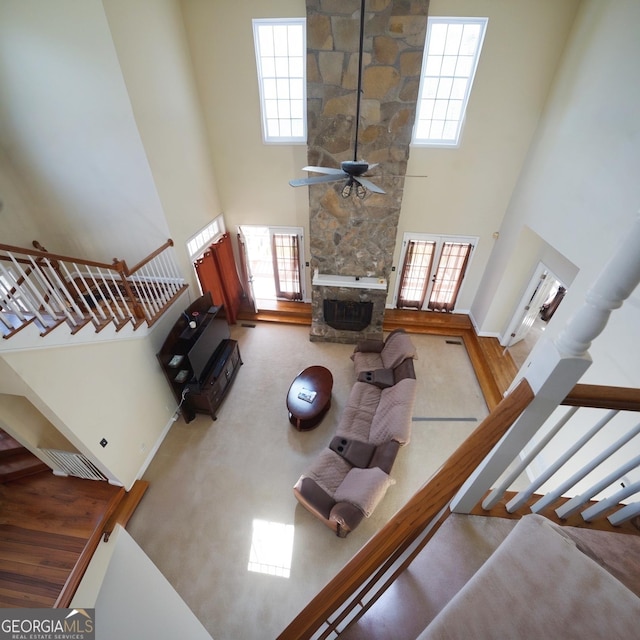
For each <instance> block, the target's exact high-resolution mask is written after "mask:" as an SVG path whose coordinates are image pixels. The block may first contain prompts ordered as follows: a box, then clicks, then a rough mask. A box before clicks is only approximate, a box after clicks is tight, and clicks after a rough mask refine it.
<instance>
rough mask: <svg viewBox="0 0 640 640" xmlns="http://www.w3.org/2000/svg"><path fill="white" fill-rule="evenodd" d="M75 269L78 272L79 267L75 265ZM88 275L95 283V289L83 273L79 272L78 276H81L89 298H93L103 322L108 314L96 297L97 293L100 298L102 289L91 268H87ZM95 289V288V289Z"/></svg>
mask: <svg viewBox="0 0 640 640" xmlns="http://www.w3.org/2000/svg"><path fill="white" fill-rule="evenodd" d="M73 266H74V268H75V269H76V271H78V267H77V265H76V264H74V265H73ZM87 273H88V274H89V279H90V280H91V282H93V287H92V286H91V284H90V283H89V281H88V280H87V278H85V277H84V276H83V275H82V273H80V272H79V271H78V274H79V276H80V278H81V279H82V282H83V284H84V287H85V289H86V290H87V293H88V294H89V297H90V298H91V300H92V301H93V304H94V305H95V307H94V308H95V309H96V311H97V312H98V314H99V315H100V317H101V318H102V320H103V321H104V320H106V319H107V314H106V313H105V311H104V309H103V308H102V305H101V304H100V302H99V301H98V299H97V298H96V296H95V293H96V292H97V293H98V295H99V296H100V287H99V286H98V283H97V281H96V278H95V276H94V274H93V271H91V268H90V267H87ZM94 287H95V288H94ZM100 299H102V296H100Z"/></svg>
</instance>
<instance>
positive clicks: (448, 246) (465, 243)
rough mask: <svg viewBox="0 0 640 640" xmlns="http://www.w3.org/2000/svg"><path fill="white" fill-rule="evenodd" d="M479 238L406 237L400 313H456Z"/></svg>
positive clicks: (398, 295)
mask: <svg viewBox="0 0 640 640" xmlns="http://www.w3.org/2000/svg"><path fill="white" fill-rule="evenodd" d="M476 243H477V238H467V237H456V236H432V235H426V234H405V237H404V240H403V251H402V268H401V270H400V277H399V278H398V281H397V284H396V296H395V299H396V307H397V308H398V309H421V310H431V311H453V309H454V307H455V304H456V300H457V298H458V293H459V292H460V287H461V286H462V282H463V280H464V276H465V273H466V271H467V267H468V265H469V259H470V257H471V254H472V252H473V249H474V247H475V245H476Z"/></svg>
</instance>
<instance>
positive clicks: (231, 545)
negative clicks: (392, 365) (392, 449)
mask: <svg viewBox="0 0 640 640" xmlns="http://www.w3.org/2000/svg"><path fill="white" fill-rule="evenodd" d="M308 335H309V329H308V327H298V326H285V325H274V324H269V323H258V324H257V326H255V327H254V328H250V327H242V326H240V325H238V326H235V327H233V328H232V337H234V338H235V339H237V340H238V341H239V344H240V352H241V355H242V358H243V361H244V364H243V365H242V367H241V368H240V371H239V372H238V375H237V378H236V380H235V382H234V384H233V386H232V388H231V390H230V392H229V393H228V395H227V397H226V399H225V401H224V403H223V405H222V407H221V409H220V411H219V413H218V420H217V421H212V420H211V419H210V418H209V417H207V416H198V418H197V419H196V420H195V421H193V422H191V423H190V424H188V425H187V424H185V423H184V422H183V421H182V420H179V421H178V422H177V423H176V424H175V425H174V426H173V427H172V429H171V431H170V432H169V434H168V435H167V437H166V439H165V441H164V443H163V444H162V446H161V447H160V450H159V452H158V454H157V455H156V457H155V459H154V460H153V462H152V463H151V465H150V467H149V469H148V471H147V473H146V474H145V478H144V479H146V480H149V481H150V483H151V484H150V488H149V490H148V491H147V493H146V495H145V497H144V499H143V500H142V503H141V504H140V506H139V507H138V509H137V511H136V512H135V514H134V516H133V518H132V519H131V521H130V523H129V526H128V530H129V532H130V533H131V535H132V536H133V537H134V538H135V540H136V541H137V543H138V544H139V545H140V546H141V547H142V548H143V549H144V551H145V552H146V553H147V554H148V556H149V557H150V558H151V560H152V561H153V562H154V563H155V564H156V565H157V567H158V568H159V569H160V571H161V572H162V573H163V574H164V575H165V576H166V577H167V579H168V580H169V581H170V583H171V584H172V585H173V586H174V587H175V589H176V590H177V591H178V593H179V594H180V595H181V596H182V598H183V599H184V600H185V601H186V603H187V605H188V606H189V607H190V608H191V609H192V610H193V612H194V613H195V614H196V616H197V617H198V618H199V619H200V621H201V622H202V623H203V624H204V626H205V627H206V628H207V629H208V631H209V633H210V634H211V635H212V636H213V638H214V639H215V640H240V639H241V640H252V639H255V640H265V639H269V638H275V637H276V636H277V635H278V633H279V632H280V631H282V629H283V628H284V627H285V626H286V625H287V624H288V623H289V622H290V621H291V620H292V619H293V618H294V617H295V615H296V614H297V613H298V612H299V611H300V610H301V609H302V608H303V607H304V606H305V605H306V604H307V602H308V601H309V600H310V599H311V598H312V597H313V596H314V595H315V594H316V593H317V592H318V591H319V590H320V589H321V588H322V587H323V586H324V585H325V584H326V583H327V582H328V580H329V579H330V578H331V577H333V576H334V575H335V574H336V573H337V571H338V570H339V569H340V568H341V567H342V566H343V565H344V564H345V562H346V561H347V560H348V559H349V558H350V557H351V556H352V555H353V554H354V553H355V552H356V551H357V550H358V549H359V548H360V547H361V546H362V545H363V544H364V542H365V541H366V540H368V539H369V538H370V537H371V536H372V535H373V534H374V533H375V531H377V530H378V529H379V528H380V527H381V526H382V525H383V524H384V523H385V522H386V521H387V520H388V519H389V518H390V517H391V516H392V515H393V514H394V513H395V511H397V510H398V509H399V508H400V507H401V506H402V505H403V504H404V503H405V502H406V500H407V499H408V498H409V497H410V496H411V495H412V494H413V493H414V492H415V491H416V490H417V489H418V488H419V487H420V486H421V485H422V484H424V482H425V481H426V480H427V479H428V478H429V476H430V475H431V474H432V473H433V472H434V471H436V470H437V469H438V467H439V466H440V465H441V464H442V462H443V461H444V460H445V459H446V458H447V456H448V455H449V454H450V453H451V452H452V451H453V450H454V449H455V448H456V447H457V446H458V444H459V443H461V442H462V441H463V440H464V439H465V438H466V437H467V435H468V434H469V433H470V432H471V431H472V430H473V429H474V428H475V427H476V426H477V425H478V423H479V422H480V420H482V418H484V416H485V415H486V414H487V408H486V405H485V403H484V400H483V397H482V393H481V391H480V388H479V386H478V383H477V380H476V378H475V376H474V373H473V369H472V367H471V364H470V362H469V359H468V357H467V354H466V351H465V348H464V346H462V344H460V340H458V339H456V338H444V337H440V336H425V335H413V336H412V339H413V341H414V343H415V345H416V347H417V350H418V354H419V355H418V360H417V361H416V363H415V365H416V374H417V378H418V385H419V387H418V389H419V390H418V397H417V400H416V405H415V410H414V416H415V421H414V423H413V434H412V441H411V443H410V444H409V445H408V446H407V447H405V448H404V449H402V450H401V451H400V454H399V456H398V459H397V461H396V463H395V466H394V469H393V473H392V476H393V477H394V478H395V479H396V484H395V485H393V486H392V487H390V488H389V490H388V492H387V494H386V496H385V499H384V500H383V501H382V503H381V504H380V505H379V507H378V508H377V510H376V511H375V513H374V514H373V515H372V516H371V518H369V519H367V520H365V521H364V522H363V523H362V524H361V525H360V527H359V528H358V529H356V530H355V531H354V532H353V533H352V534H351V535H350V536H349V537H348V538H346V539H340V538H337V537H336V536H335V535H333V534H332V532H331V531H330V530H329V529H327V528H326V527H324V526H323V525H322V524H321V523H320V522H319V521H317V520H316V519H315V518H314V517H313V516H311V515H310V514H309V513H308V512H307V511H306V510H304V509H303V508H302V507H300V506H299V505H298V503H297V502H296V500H295V498H294V497H293V492H292V488H293V485H294V483H295V482H296V480H297V479H298V477H299V476H300V474H301V473H302V471H303V470H304V469H305V468H306V466H307V465H308V464H309V463H310V461H311V460H312V459H313V458H314V457H315V455H316V454H317V453H318V452H319V451H320V450H321V449H322V448H323V447H325V446H326V445H327V444H328V443H329V441H330V439H331V436H332V435H333V431H334V429H335V426H336V424H337V421H338V419H339V416H340V414H341V411H342V408H343V406H344V403H345V401H346V398H347V395H348V393H349V389H350V387H351V385H352V384H353V381H354V373H353V365H352V362H351V360H350V358H349V355H350V354H351V352H352V350H353V345H341V344H332V343H317V342H313V343H312V342H310V341H309V339H308ZM310 364H320V365H324V366H326V367H328V368H329V369H330V370H331V372H332V373H333V377H334V390H333V398H332V407H331V409H330V411H329V413H328V414H327V415H326V416H325V418H324V419H323V421H322V422H321V424H320V425H319V426H318V428H316V429H315V430H313V431H310V432H306V433H301V432H298V431H296V430H294V429H293V428H292V427H291V425H290V424H289V422H288V420H287V410H286V406H285V397H286V394H287V390H288V388H289V385H290V384H291V381H292V379H293V378H294V377H295V376H296V375H297V373H299V372H300V371H301V370H302V369H304V368H305V367H307V366H309V365H310ZM254 519H259V520H262V521H266V522H270V523H279V526H278V525H276V537H277V539H279V540H282V539H286V537H287V535H288V531H290V529H289V530H287V529H286V528H285V525H293V527H294V529H293V549H292V552H291V560H290V565H291V566H290V576H289V577H288V578H286V577H281V576H279V575H268V574H265V573H257V572H255V571H248V564H249V560H250V554H251V551H252V532H253V529H254V525H253V522H254ZM264 526H266V525H263V527H264ZM254 552H255V553H256V554H258V555H259V557H260V562H263V564H269V562H270V561H265V554H266V550H265V549H264V548H263V546H261V545H257V544H254ZM278 562H280V561H278ZM282 564H283V565H284V564H286V561H282ZM278 571H280V570H278Z"/></svg>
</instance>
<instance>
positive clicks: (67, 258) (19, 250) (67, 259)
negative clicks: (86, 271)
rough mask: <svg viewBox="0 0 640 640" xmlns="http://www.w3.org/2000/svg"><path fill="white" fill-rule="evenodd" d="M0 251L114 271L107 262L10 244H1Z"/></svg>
mask: <svg viewBox="0 0 640 640" xmlns="http://www.w3.org/2000/svg"><path fill="white" fill-rule="evenodd" d="M0 251H9V252H10V253H23V254H26V255H29V256H34V257H36V258H48V259H49V260H62V261H63V262H75V263H78V264H83V265H86V266H87V267H98V268H101V269H113V265H112V264H108V263H106V262H95V261H94V260H85V259H83V258H71V257H70V256H63V255H60V254H58V253H49V252H48V251H39V250H38V249H25V248H24V247H14V246H12V245H10V244H0Z"/></svg>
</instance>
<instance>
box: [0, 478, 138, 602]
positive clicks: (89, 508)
mask: <svg viewBox="0 0 640 640" xmlns="http://www.w3.org/2000/svg"><path fill="white" fill-rule="evenodd" d="M146 486H147V483H140V485H138V483H136V485H134V488H133V489H132V490H131V491H130V492H129V493H126V492H125V490H124V489H123V488H121V487H115V486H113V485H110V484H108V483H107V482H99V481H96V480H83V479H81V478H72V477H60V476H55V475H53V474H52V473H51V471H50V470H47V471H46V472H41V473H38V474H36V475H31V476H28V477H24V478H20V479H18V480H12V481H9V482H5V483H2V484H0V607H53V606H68V602H69V600H70V598H71V597H72V595H73V592H75V589H76V588H77V585H78V583H79V581H80V579H81V578H82V575H83V574H84V570H85V569H86V566H87V564H88V563H89V560H90V559H91V556H92V554H93V551H94V550H95V548H96V546H97V545H98V543H99V541H100V538H101V537H102V535H104V534H108V533H109V532H110V531H111V530H112V529H113V527H114V524H115V522H121V523H126V520H128V518H129V516H130V515H131V513H132V510H133V509H135V506H136V505H137V504H138V502H139V500H140V498H141V497H142V494H143V493H144V490H145V489H146Z"/></svg>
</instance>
